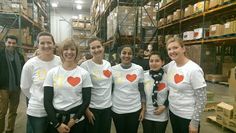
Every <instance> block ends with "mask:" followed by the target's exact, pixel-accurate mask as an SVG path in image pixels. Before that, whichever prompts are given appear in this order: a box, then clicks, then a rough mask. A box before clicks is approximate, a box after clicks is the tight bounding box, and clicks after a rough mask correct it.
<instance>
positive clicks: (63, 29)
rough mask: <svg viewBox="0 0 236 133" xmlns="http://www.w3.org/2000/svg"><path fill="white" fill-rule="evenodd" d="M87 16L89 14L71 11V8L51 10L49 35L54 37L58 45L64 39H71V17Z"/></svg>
mask: <svg viewBox="0 0 236 133" xmlns="http://www.w3.org/2000/svg"><path fill="white" fill-rule="evenodd" d="M79 14H82V15H89V13H86V12H82V11H78V10H73V9H72V8H63V9H62V8H56V9H51V12H50V15H51V20H50V22H51V33H52V34H53V36H54V37H55V41H56V43H60V42H61V41H63V40H64V39H65V38H68V37H71V34H72V29H71V17H72V16H78V15H79Z"/></svg>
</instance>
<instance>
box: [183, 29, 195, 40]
mask: <svg viewBox="0 0 236 133" xmlns="http://www.w3.org/2000/svg"><path fill="white" fill-rule="evenodd" d="M193 39H194V31H186V32H184V33H183V40H184V41H189V40H193Z"/></svg>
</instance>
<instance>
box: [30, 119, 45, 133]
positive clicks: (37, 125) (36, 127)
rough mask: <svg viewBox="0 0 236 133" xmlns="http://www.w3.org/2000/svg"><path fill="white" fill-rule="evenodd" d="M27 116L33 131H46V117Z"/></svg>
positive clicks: (43, 132) (34, 132)
mask: <svg viewBox="0 0 236 133" xmlns="http://www.w3.org/2000/svg"><path fill="white" fill-rule="evenodd" d="M27 116H28V122H29V124H30V126H31V129H32V131H33V133H46V131H47V127H48V120H47V117H34V116H30V115H27Z"/></svg>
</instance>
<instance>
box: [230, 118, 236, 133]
mask: <svg viewBox="0 0 236 133" xmlns="http://www.w3.org/2000/svg"><path fill="white" fill-rule="evenodd" d="M228 128H229V129H231V130H232V131H234V132H236V120H229V123H228Z"/></svg>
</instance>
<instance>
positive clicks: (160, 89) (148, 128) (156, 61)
mask: <svg viewBox="0 0 236 133" xmlns="http://www.w3.org/2000/svg"><path fill="white" fill-rule="evenodd" d="M163 59H164V58H163V57H162V56H161V55H160V53H157V52H153V53H151V55H150V57H149V67H150V70H149V71H147V72H146V73H144V90H145V93H146V98H147V101H146V112H145V117H144V120H143V131H144V133H165V130H166V126H167V123H168V113H167V112H168V111H167V109H166V105H164V104H165V102H166V100H167V95H168V89H167V85H166V74H165V73H164V71H163V69H162V65H164V60H163Z"/></svg>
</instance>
